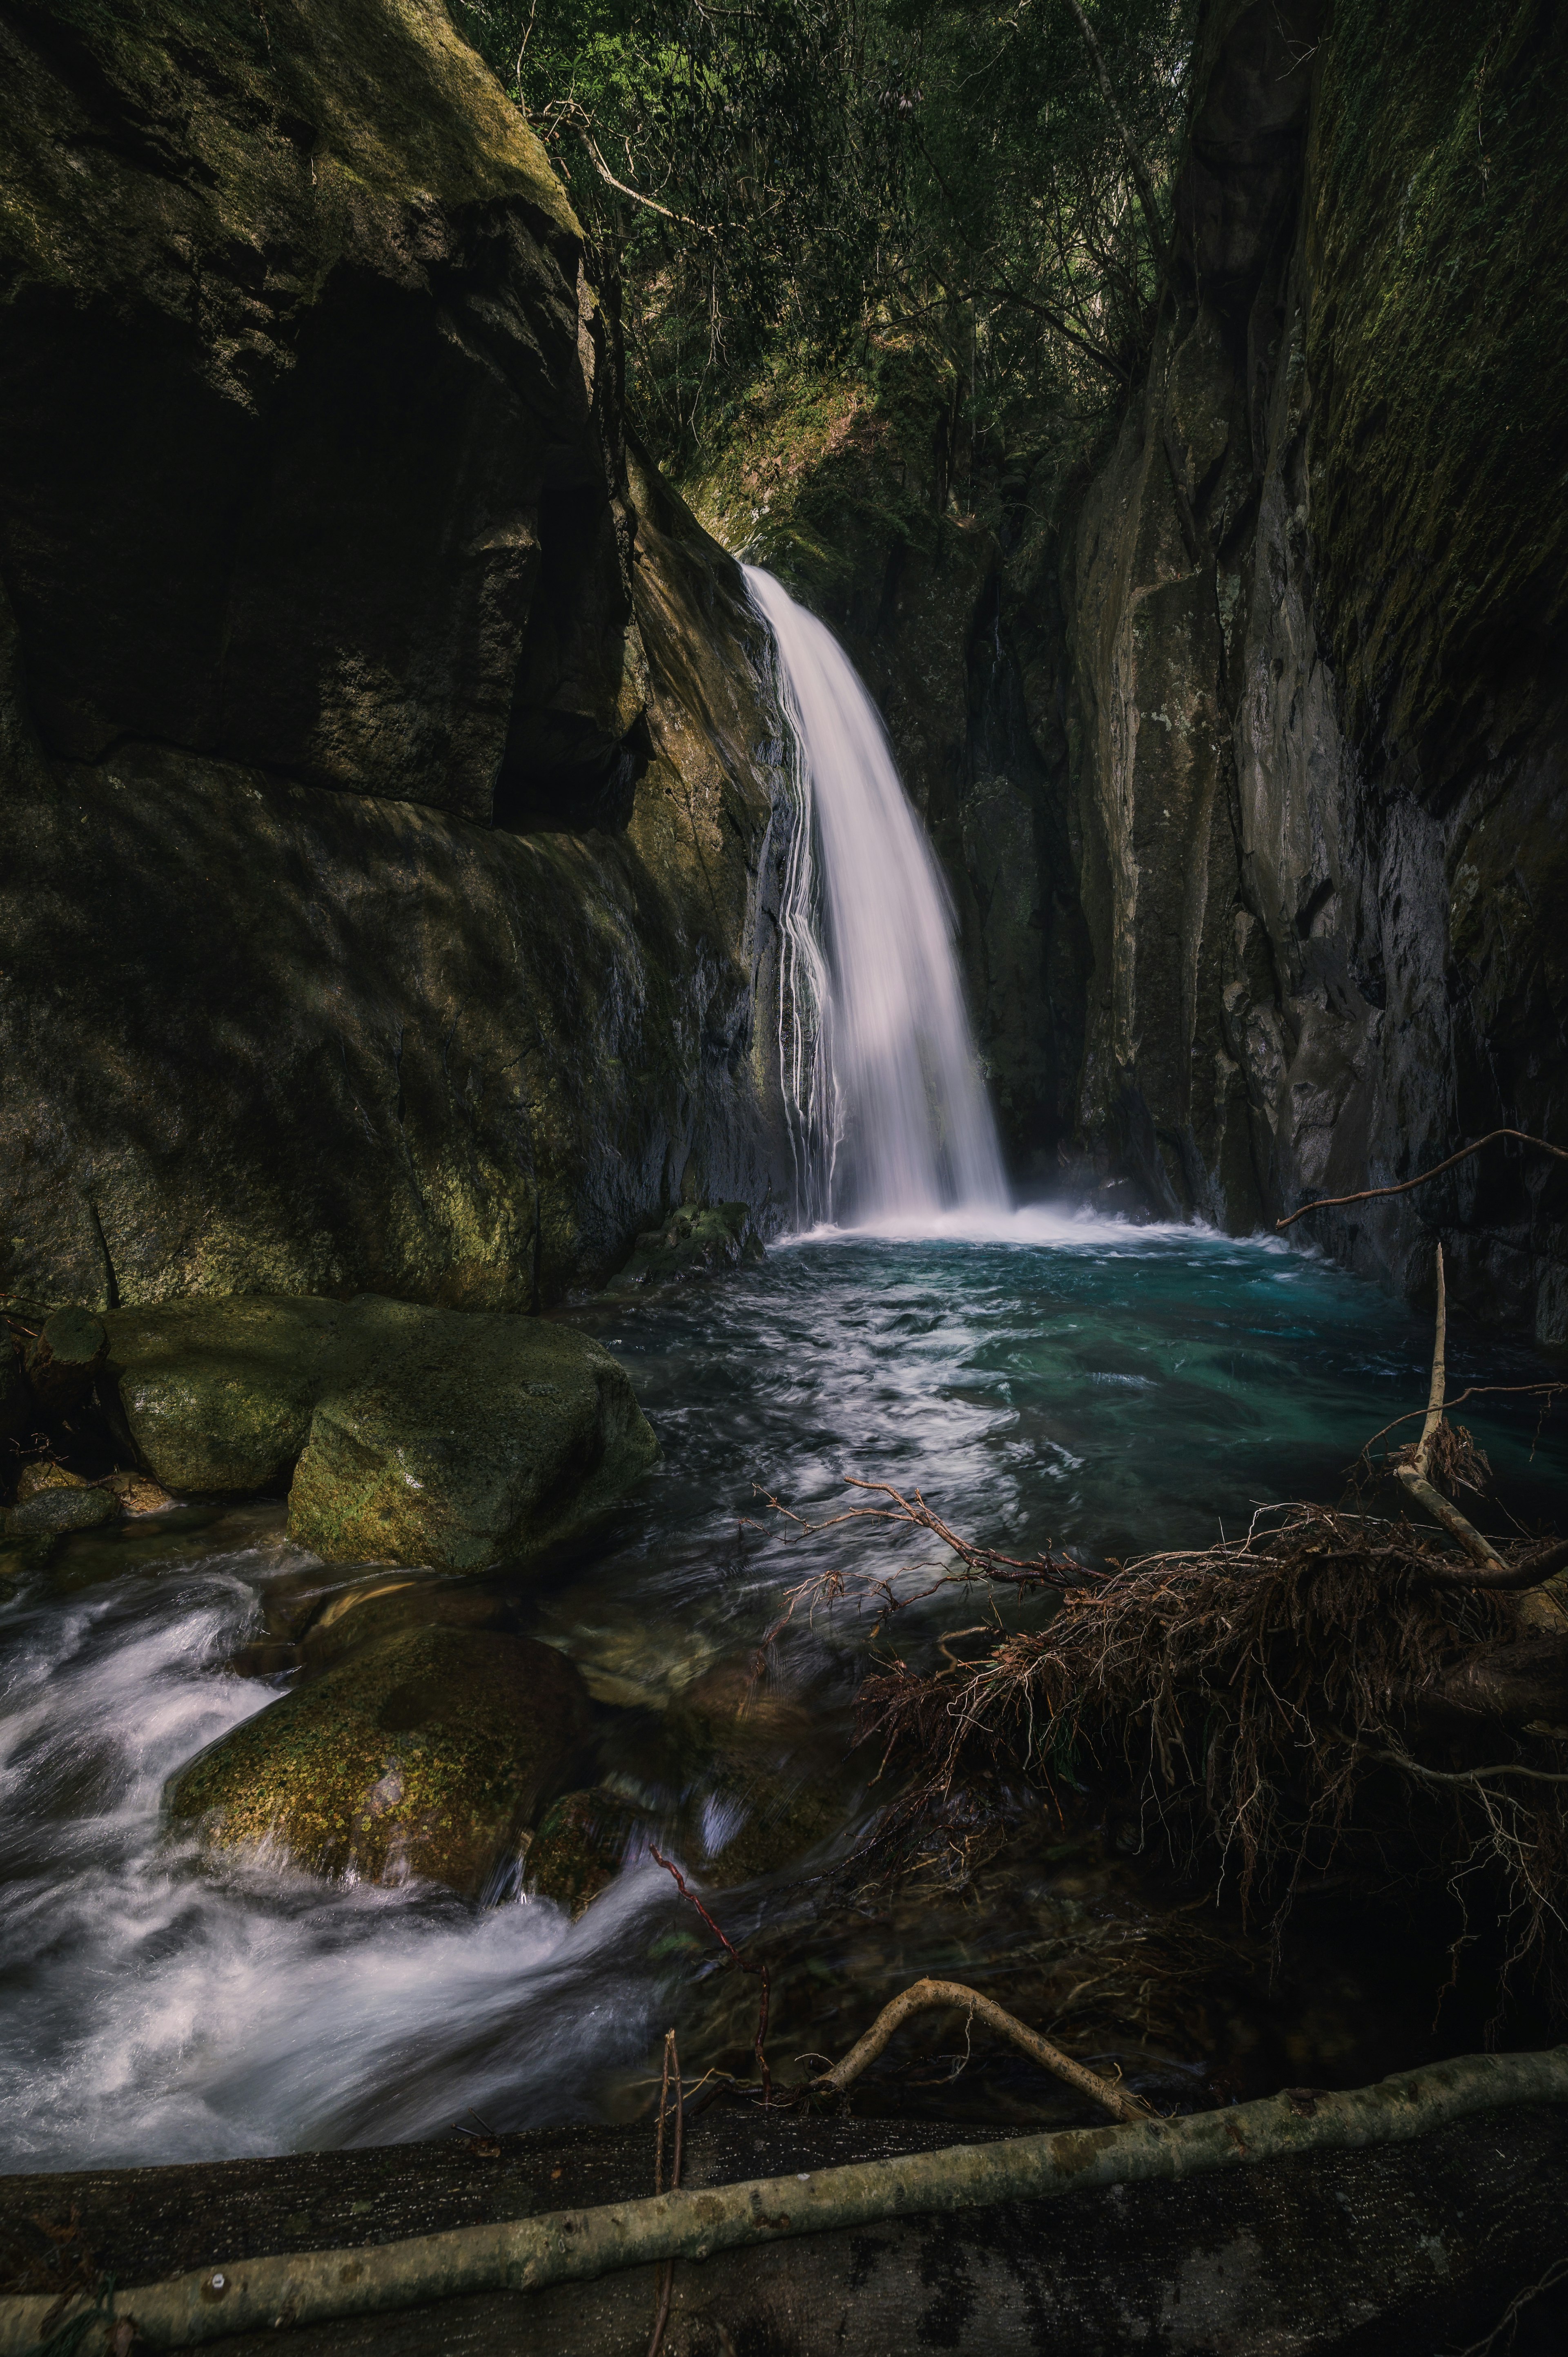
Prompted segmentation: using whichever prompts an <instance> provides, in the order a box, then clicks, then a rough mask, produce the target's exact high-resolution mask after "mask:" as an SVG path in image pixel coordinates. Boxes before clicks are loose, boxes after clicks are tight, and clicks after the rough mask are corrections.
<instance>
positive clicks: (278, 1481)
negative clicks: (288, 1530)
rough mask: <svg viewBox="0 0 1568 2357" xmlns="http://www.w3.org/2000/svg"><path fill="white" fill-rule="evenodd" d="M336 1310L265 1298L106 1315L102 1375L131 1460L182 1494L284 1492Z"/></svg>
mask: <svg viewBox="0 0 1568 2357" xmlns="http://www.w3.org/2000/svg"><path fill="white" fill-rule="evenodd" d="M345 1313H346V1305H345V1304H343V1303H341V1302H336V1301H317V1300H313V1299H311V1298H309V1297H298V1298H281V1299H280V1298H274V1297H267V1296H261V1297H255V1298H245V1299H240V1300H229V1301H222V1300H220V1301H175V1302H165V1303H164V1304H163V1305H162V1306H161V1307H159V1308H148V1309H125V1310H120V1311H116V1312H112V1313H111V1314H110V1315H109V1316H108V1317H107V1318H105V1319H104V1324H105V1326H106V1327H107V1328H108V1330H109V1357H108V1363H107V1372H108V1374H109V1376H110V1378H111V1380H112V1381H113V1383H114V1384H115V1386H116V1390H117V1394H118V1398H119V1405H120V1409H121V1413H122V1415H123V1416H124V1426H125V1437H127V1439H128V1440H129V1442H130V1445H131V1447H132V1448H133V1449H134V1452H135V1454H136V1456H137V1457H138V1458H140V1460H141V1462H142V1463H143V1464H144V1465H145V1467H146V1468H147V1469H149V1470H150V1471H151V1472H152V1474H153V1475H154V1477H155V1478H156V1480H158V1481H160V1482H161V1483H162V1484H163V1486H164V1488H165V1489H166V1490H172V1491H179V1492H184V1493H186V1494H195V1495H197V1496H203V1495H218V1496H224V1495H236V1494H243V1493H246V1492H249V1491H257V1490H273V1489H282V1488H283V1487H284V1486H285V1483H286V1482H287V1480H288V1478H289V1476H290V1474H291V1473H292V1472H293V1470H294V1468H295V1463H296V1462H297V1460H298V1458H299V1453H300V1451H301V1449H302V1448H304V1447H305V1444H306V1438H307V1437H308V1435H309V1431H310V1418H311V1413H312V1410H313V1408H314V1405H315V1400H316V1394H317V1387H318V1385H319V1383H320V1382H321V1380H322V1375H323V1370H324V1367H325V1363H326V1361H327V1356H328V1351H329V1350H330V1349H331V1347H332V1345H333V1343H334V1342H335V1341H336V1340H338V1337H339V1335H340V1333H341V1330H342V1328H343V1325H344V1321H345Z"/></svg>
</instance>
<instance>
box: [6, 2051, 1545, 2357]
mask: <svg viewBox="0 0 1568 2357" xmlns="http://www.w3.org/2000/svg"><path fill="white" fill-rule="evenodd" d="M1564 2101H1568V2049H1565V2048H1557V2049H1555V2050H1552V2051H1550V2052H1546V2053H1540V2054H1507V2055H1499V2054H1476V2055H1467V2056H1464V2057H1461V2058H1460V2059H1458V2060H1456V2061H1448V2062H1438V2063H1434V2064H1432V2065H1430V2066H1429V2067H1427V2068H1425V2069H1423V2070H1421V2071H1416V2072H1403V2073H1401V2074H1400V2075H1398V2076H1396V2077H1393V2078H1390V2079H1385V2080H1383V2081H1381V2082H1380V2083H1379V2084H1378V2085H1377V2086H1374V2087H1365V2088H1359V2089H1357V2090H1354V2091H1353V2092H1350V2093H1342V2094H1331V2093H1319V2092H1317V2091H1315V2090H1302V2089H1291V2090H1287V2091H1286V2092H1285V2093H1282V2094H1279V2095H1274V2096H1271V2097H1268V2098H1266V2099H1265V2100H1263V2101H1262V2102H1259V2103H1252V2104H1238V2105H1236V2106H1234V2107H1233V2108H1231V2109H1229V2110H1225V2111H1219V2112H1207V2113H1199V2114H1197V2115H1194V2116H1192V2117H1190V2118H1187V2119H1179V2120H1172V2121H1150V2122H1145V2123H1142V2124H1140V2125H1139V2126H1120V2127H1110V2128H1083V2129H1070V2130H1067V2131H1065V2132H1058V2133H1057V2134H1054V2135H1047V2136H1019V2137H1014V2138H1008V2139H1006V2140H1004V2141H1002V2142H996V2143H991V2144H980V2145H973V2144H972V2145H959V2146H955V2147H944V2148H941V2149H939V2150H936V2151H926V2152H918V2153H906V2154H903V2155H901V2156H899V2157H897V2158H892V2159H887V2160H883V2161H872V2162H865V2163H861V2164H851V2165H849V2166H847V2167H837V2168H827V2169H817V2170H811V2169H806V2170H797V2171H796V2172H795V2173H794V2174H793V2175H791V2176H787V2177H775V2178H772V2179H760V2180H758V2179H753V2180H751V2181H749V2182H746V2183H742V2184H736V2185H725V2186H720V2187H712V2188H706V2189H703V2190H690V2191H681V2192H671V2193H665V2194H662V2195H660V2196H656V2197H654V2198H652V2199H650V2200H645V2201H624V2202H614V2203H610V2204H607V2205H606V2206H604V2207H601V2208H598V2209H590V2210H579V2211H564V2212H559V2211H558V2212H553V2213H550V2214H547V2215H545V2216H542V2217H523V2218H517V2219H513V2220H510V2221H509V2222H504V2223H498V2224H493V2225H482V2226H468V2227H463V2228H459V2229H457V2230H456V2231H453V2232H448V2233H435V2234H427V2235H422V2236H419V2237H416V2238H414V2239H413V2240H412V2241H403V2242H392V2243H383V2244H371V2245H362V2246H360V2247H357V2248H338V2249H336V2250H327V2251H322V2250H317V2251H302V2252H295V2253H292V2254H289V2255H266V2256H260V2257H256V2258H250V2259H239V2260H234V2261H231V2262H228V2263H224V2264H220V2265H217V2266H204V2267H202V2268H200V2269H199V2270H197V2271H195V2272H194V2273H190V2274H187V2275H185V2276H177V2277H176V2278H174V2279H172V2280H170V2281H166V2282H162V2283H157V2284H149V2285H138V2286H135V2287H129V2288H127V2289H125V2290H124V2292H123V2293H120V2294H118V2295H116V2296H114V2297H113V2299H112V2300H111V2301H109V2302H106V2303H104V2305H103V2306H102V2308H101V2309H99V2310H98V2311H96V2312H95V2314H94V2321H93V2326H92V2330H91V2332H89V2333H88V2334H86V2335H84V2336H83V2337H82V2339H81V2342H80V2348H81V2352H84V2357H98V2352H99V2351H101V2350H102V2349H103V2348H104V2347H105V2346H106V2345H108V2344H109V2341H110V2336H111V2335H112V2334H113V2331H114V2330H115V2327H114V2325H113V2322H112V2320H111V2317H110V2313H109V2310H110V2309H113V2315H114V2316H116V2317H118V2318H121V2319H124V2318H134V2320H135V2323H136V2326H137V2328H138V2330H139V2331H140V2333H141V2334H142V2336H143V2337H144V2339H145V2341H147V2342H148V2343H149V2344H150V2345H151V2346H152V2347H153V2348H155V2349H159V2348H162V2349H188V2348H194V2347H197V2346H199V2345H201V2344H203V2343H205V2342H209V2341H217V2340H220V2339H222V2338H225V2337H227V2336H229V2335H231V2334H237V2333H246V2332H253V2331H258V2330H259V2331H263V2332H266V2333H268V2334H269V2335H270V2334H271V2333H273V2332H274V2331H276V2330H279V2329H285V2330H286V2329H288V2328H291V2327H294V2326H298V2325H306V2324H310V2323H315V2322H319V2321H323V2320H327V2319H338V2318H344V2317H353V2316H368V2315H376V2314H381V2313H384V2312H387V2311H391V2310H396V2309H403V2308H407V2307H411V2306H413V2305H415V2304H417V2303H420V2302H428V2301H439V2300H449V2299H453V2298H460V2297H464V2296H467V2295H471V2294H477V2293H493V2292H499V2291H506V2290H511V2291H527V2292H538V2291H540V2290H542V2289H544V2288H545V2287H549V2286H551V2285H554V2284H562V2283H581V2282H584V2281H587V2280H590V2279H592V2278H594V2277H596V2276H602V2275H604V2274H607V2273H609V2272H613V2271H616V2270H618V2269H623V2268H628V2267H636V2266H646V2265H647V2264H648V2263H649V2262H650V2261H654V2262H657V2261H660V2260H691V2259H707V2258H709V2257H710V2256H711V2255H714V2254H717V2253H721V2252H725V2251H734V2250H738V2249H745V2250H757V2249H764V2248H767V2247H768V2246H771V2245H775V2244H779V2243H780V2242H783V2241H786V2240H790V2239H793V2238H796V2237H800V2236H809V2235H815V2234H819V2233H829V2232H843V2231H844V2230H845V2229H854V2228H871V2227H875V2226H877V2225H879V2224H881V2223H883V2222H887V2221H892V2220H897V2219H900V2218H904V2217H908V2216H912V2215H923V2216H936V2215H943V2214H949V2213H952V2212H963V2211H968V2210H974V2209H981V2208H989V2207H991V2206H993V2205H995V2204H998V2203H1005V2202H1012V2201H1037V2200H1040V2199H1042V2198H1045V2197H1050V2196H1057V2195H1064V2194H1075V2193H1081V2192H1085V2191H1088V2190H1091V2189H1095V2188H1104V2187H1107V2186H1114V2185H1121V2186H1133V2185H1137V2184H1140V2183H1147V2182H1151V2181H1155V2180H1160V2179H1176V2180H1179V2179H1186V2178H1189V2177H1193V2176H1197V2175H1200V2174H1208V2173H1210V2172H1223V2171H1228V2170H1233V2169H1240V2168H1251V2167H1253V2166H1256V2165H1257V2164H1259V2163H1265V2162H1272V2161H1276V2160H1284V2159H1292V2160H1297V2161H1299V2160H1303V2159H1305V2158H1308V2157H1310V2156H1312V2155H1315V2154H1320V2153H1324V2152H1353V2151H1359V2150H1365V2149H1367V2148H1369V2147H1380V2146H1388V2145H1394V2144H1402V2143H1406V2142H1408V2141H1409V2140H1410V2139H1412V2138H1413V2137H1416V2136H1424V2135H1426V2134H1427V2133H1428V2132H1429V2131H1431V2130H1434V2129H1440V2128H1443V2127H1444V2126H1449V2125H1451V2124H1453V2123H1454V2122H1456V2121H1459V2120H1463V2119H1466V2118H1467V2117H1469V2116H1471V2115H1475V2114H1477V2113H1480V2112H1484V2111H1489V2112H1497V2111H1498V2110H1500V2109H1506V2108H1509V2107H1511V2106H1513V2105H1516V2104H1556V2103H1563V2102H1564ZM73 2306H74V2309H75V2311H76V2312H77V2313H80V2314H86V2313H88V2312H89V2309H88V2305H87V2303H85V2302H84V2301H82V2300H78V2301H77V2302H75V2303H74V2304H73ZM70 2319H71V2311H70V2310H68V2311H67V2313H66V2316H65V2317H64V2319H62V2318H61V2315H60V2313H59V2303H57V2302H55V2301H52V2300H50V2299H49V2298H48V2297H47V2296H46V2295H35V2296H32V2297H27V2296H23V2297H16V2298H8V2299H5V2300H0V2357H31V2352H34V2351H35V2350H36V2348H37V2346H38V2341H40V2339H41V2337H42V2335H43V2333H44V2332H45V2330H57V2329H59V2326H60V2325H61V2323H62V2321H63V2322H65V2323H67V2324H69V2323H70ZM122 2339H124V2336H122ZM94 2344H96V2345H94ZM274 2345H275V2344H274ZM426 2345H428V2344H426Z"/></svg>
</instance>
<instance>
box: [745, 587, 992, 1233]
mask: <svg viewBox="0 0 1568 2357" xmlns="http://www.w3.org/2000/svg"><path fill="white" fill-rule="evenodd" d="M746 582H747V585H748V587H749V588H750V591H751V595H752V597H753V599H754V600H755V602H756V604H757V608H758V609H759V611H760V612H761V614H762V615H763V617H764V619H766V621H767V623H768V627H769V629H770V630H771V631H772V634H773V640H774V644H775V647H776V649H777V652H778V666H779V700H780V703H781V704H782V706H783V711H784V717H785V721H786V723H787V725H788V727H789V732H790V736H791V737H792V739H793V743H792V748H791V749H792V755H793V772H794V781H795V786H796V791H797V798H798V805H799V822H800V823H798V825H797V827H796V829H795V834H794V837H793V840H792V841H791V843H790V845H789V857H788V864H787V869H786V875H785V879H784V880H785V889H784V896H783V907H782V909H781V912H780V952H779V1068H780V1071H781V1074H782V1076H783V1082H784V1090H785V1099H786V1110H787V1112H788V1114H789V1126H790V1135H791V1140H792V1143H793V1145H794V1147H795V1153H796V1178H797V1189H798V1196H799V1202H798V1209H799V1211H800V1216H801V1219H802V1223H803V1224H806V1225H812V1224H815V1223H816V1222H822V1221H832V1222H836V1223H837V1224H839V1225H841V1226H846V1225H850V1224H855V1225H859V1226H877V1225H892V1226H897V1227H900V1228H908V1227H916V1228H919V1227H923V1226H929V1224H930V1223H931V1222H933V1221H934V1220H937V1219H939V1218H941V1217H942V1216H943V1215H944V1214H947V1215H950V1214H953V1213H959V1214H961V1213H964V1212H969V1213H972V1214H980V1215H982V1216H984V1217H988V1218H994V1217H995V1215H996V1214H997V1213H998V1212H1001V1211H1005V1210H1006V1209H1007V1208H1008V1194H1007V1187H1006V1182H1005V1180H1004V1178H1003V1174H1002V1156H1001V1153H1000V1150H999V1148H998V1146H997V1143H996V1125H995V1123H994V1122H993V1119H992V1114H991V1107H990V1105H989V1103H987V1101H986V1095H985V1087H984V1083H983V1081H982V1079H981V1075H980V1069H979V1064H978V1060H977V1059H976V1055H975V1049H974V1041H973V1039H972V1036H971V1033H970V1028H969V1017H968V1015H967V1013H966V1012H965V1008H964V1003H963V988H962V985H961V980H960V977H959V969H958V958H957V953H956V950H955V946H954V940H953V908H952V901H951V899H950V895H949V893H948V890H947V887H946V885H945V883H944V881H943V879H942V875H941V871H940V868H939V867H938V866H937V863H936V859H935V857H934V856H933V854H932V851H931V847H930V845H929V843H928V842H927V840H926V835H925V830H924V829H923V828H922V826H921V824H920V822H919V820H918V817H917V816H916V814H915V811H914V809H913V807H912V805H911V803H910V802H909V798H908V794H906V792H905V791H904V788H903V784H902V782H901V780H900V779H899V776H898V772H897V769H896V768H895V766H894V762H893V754H892V748H890V746H889V745H888V742H887V737H886V731H885V729H884V728H883V726H882V720H881V716H880V715H879V713H878V712H877V710H876V707H875V705H874V704H873V703H872V701H871V698H870V696H869V695H867V694H866V692H865V688H864V687H863V686H862V685H861V683H860V681H859V679H858V678H857V677H856V675H855V671H854V665H853V664H852V663H851V662H850V660H849V657H848V656H847V655H846V654H845V653H844V651H843V648H842V647H841V646H840V645H839V642H838V640H836V639H835V638H834V637H833V635H832V631H831V630H827V629H825V628H824V626H823V625H822V623H821V622H819V621H818V620H817V619H816V617H815V615H813V614H808V613H807V611H806V609H805V608H804V607H803V606H798V605H797V604H796V603H795V601H794V599H793V598H792V597H789V595H788V594H787V593H786V591H785V590H783V589H782V588H781V587H779V583H778V582H777V581H775V580H774V579H773V577H772V576H771V575H770V574H768V573H764V572H761V571H759V570H758V568H757V566H755V565H747V566H746Z"/></svg>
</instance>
